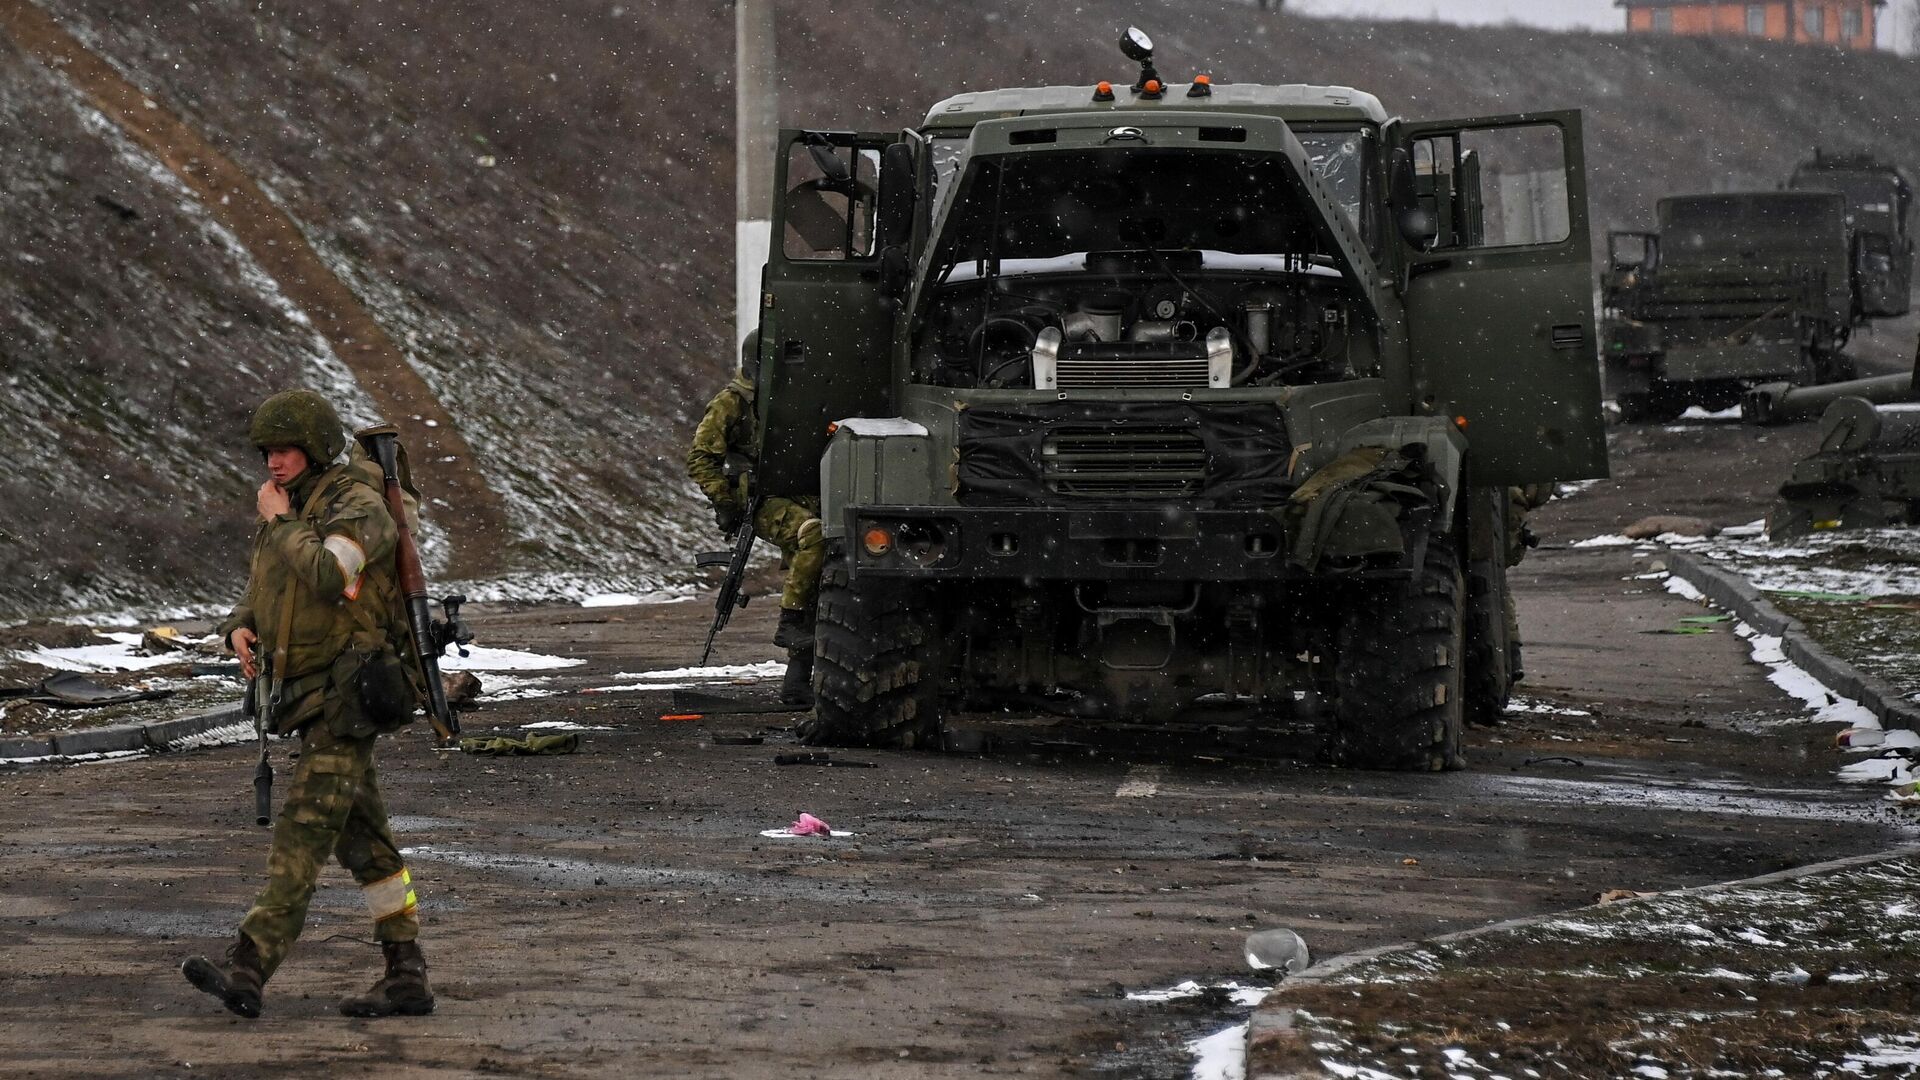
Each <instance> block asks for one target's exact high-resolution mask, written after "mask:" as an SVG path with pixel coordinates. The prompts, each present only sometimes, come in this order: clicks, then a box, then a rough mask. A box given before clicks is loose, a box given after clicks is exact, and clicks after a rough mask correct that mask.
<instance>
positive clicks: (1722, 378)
mask: <svg viewBox="0 0 1920 1080" xmlns="http://www.w3.org/2000/svg"><path fill="white" fill-rule="evenodd" d="M1658 216H1659V229H1658V231H1657V232H1628V231H1621V232H1615V233H1612V234H1610V235H1609V237H1608V267H1607V271H1606V273H1605V275H1604V277H1603V278H1602V280H1601V303H1602V307H1603V309H1604V320H1603V324H1602V325H1603V337H1604V350H1605V351H1604V356H1605V361H1606V375H1607V390H1608V392H1609V394H1610V395H1611V396H1612V397H1613V399H1614V401H1615V403H1616V404H1617V405H1618V406H1619V409H1620V413H1621V416H1622V417H1623V418H1624V419H1627V420H1630V421H1632V420H1666V419H1672V418H1673V417H1676V416H1678V415H1680V413H1681V412H1682V411H1683V410H1685V409H1686V408H1687V407H1688V406H1689V405H1700V406H1703V407H1705V408H1708V409H1716V410H1717V409H1724V408H1727V407H1729V406H1732V405H1734V404H1736V403H1737V402H1739V400H1740V398H1741V395H1742V394H1744V393H1745V392H1746V391H1747V390H1748V389H1749V388H1751V387H1753V386H1755V385H1757V384H1760V383H1767V382H1774V381H1789V382H1794V383H1800V384H1804V385H1812V384H1817V383H1826V382H1833V381H1836V380H1839V379H1850V378H1852V377H1853V369H1852V366H1851V364H1850V363H1849V362H1848V360H1847V358H1846V356H1845V355H1844V354H1843V353H1842V352H1841V349H1842V347H1843V346H1845V345H1846V343H1847V339H1848V336H1849V335H1850V334H1851V333H1852V329H1853V325H1854V315H1853V297H1852V291H1851V279H1850V276H1849V269H1848V256H1847V234H1846V209H1845V205H1844V202H1843V200H1842V199H1841V197H1840V196H1839V195H1837V194H1834V193H1831V192H1825V191H1770V192H1748V193H1731V194H1718V195H1681V196H1673V197H1671V198H1666V199H1662V200H1660V203H1659V210H1658Z"/></svg>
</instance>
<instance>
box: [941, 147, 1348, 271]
mask: <svg viewBox="0 0 1920 1080" xmlns="http://www.w3.org/2000/svg"><path fill="white" fill-rule="evenodd" d="M953 197H954V198H955V199H956V200H958V201H957V202H956V204H955V205H954V206H953V207H951V208H949V212H948V214H947V215H946V216H945V218H944V224H943V228H942V229H941V235H940V237H939V238H938V240H937V246H936V248H935V251H934V255H933V259H932V264H931V265H932V267H933V270H934V274H933V279H934V280H935V281H939V280H943V279H944V277H945V276H946V274H948V273H949V272H950V271H951V270H952V268H953V267H955V266H958V265H961V264H963V263H976V264H981V270H982V276H989V275H990V273H991V270H990V268H989V267H988V266H987V265H986V264H989V263H993V262H997V261H999V260H1002V259H1049V258H1054V257H1057V256H1062V255H1070V254H1073V253H1075V252H1086V251H1108V250H1145V249H1157V250H1162V251H1202V250H1205V251H1219V252H1225V253H1229V254H1234V255H1265V256H1276V257H1286V256H1295V257H1309V258H1311V257H1313V256H1321V257H1323V258H1331V257H1332V253H1334V252H1336V251H1337V250H1338V245H1337V243H1336V242H1335V241H1334V240H1333V238H1332V237H1331V236H1328V235H1326V233H1325V230H1324V228H1323V227H1322V225H1321V223H1320V221H1319V218H1318V215H1317V214H1316V213H1315V212H1314V211H1313V210H1312V209H1311V207H1310V205H1308V204H1307V200H1306V199H1305V196H1304V192H1303V191H1302V190H1301V187H1300V182H1299V180H1298V179H1297V178H1296V177H1294V176H1293V174H1292V171H1291V169H1290V168H1289V162H1288V160H1287V158H1286V156H1285V155H1283V154H1278V153H1273V152H1270V151H1269V152H1262V151H1243V150H1225V149H1220V150H1210V149H1197V148H1194V147H1190V146H1174V147H1156V146H1125V147H1121V146H1108V147H1101V148H1097V149H1074V150H1062V151H1054V152H1050V153H1046V154H1006V155H994V156H990V157H982V158H976V159H974V160H972V161H970V162H968V164H967V166H966V170H965V173H964V174H963V176H962V178H961V180H960V182H959V184H958V185H957V187H956V188H955V194H954V196H953Z"/></svg>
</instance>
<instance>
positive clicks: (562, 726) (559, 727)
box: [520, 720, 615, 731]
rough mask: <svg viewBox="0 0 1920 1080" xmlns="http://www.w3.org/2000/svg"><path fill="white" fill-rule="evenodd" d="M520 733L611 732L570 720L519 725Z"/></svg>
mask: <svg viewBox="0 0 1920 1080" xmlns="http://www.w3.org/2000/svg"><path fill="white" fill-rule="evenodd" d="M520 729H521V730H522V731H613V730H615V729H613V728H610V727H590V726H588V725H586V724H576V723H574V722H573V721H571V720H535V721H534V722H533V723H531V724H521V725H520Z"/></svg>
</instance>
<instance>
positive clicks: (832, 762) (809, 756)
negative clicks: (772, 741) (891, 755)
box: [773, 751, 880, 769]
mask: <svg viewBox="0 0 1920 1080" xmlns="http://www.w3.org/2000/svg"><path fill="white" fill-rule="evenodd" d="M773 763H774V764H775V765H825V766H829V767H832V768H840V769H877V768H879V767H880V766H879V764H878V763H876V762H872V761H848V760H846V759H844V758H836V757H834V756H833V755H832V754H822V753H820V752H818V751H813V752H804V753H798V754H775V755H773Z"/></svg>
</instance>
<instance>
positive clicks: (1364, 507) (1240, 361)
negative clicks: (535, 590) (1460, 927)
mask: <svg viewBox="0 0 1920 1080" xmlns="http://www.w3.org/2000/svg"><path fill="white" fill-rule="evenodd" d="M1122 49H1123V51H1124V52H1126V53H1127V55H1128V57H1129V59H1131V60H1133V61H1136V62H1138V63H1139V64H1140V70H1139V72H1138V77H1137V78H1135V79H1133V80H1132V83H1131V85H1129V84H1128V81H1127V80H1125V79H1122V80H1116V81H1115V82H1113V83H1100V84H1098V85H1094V86H1051V87H1039V88H1030V89H1008V90H996V91H991V92H984V93H976V94H966V95H962V96H959V97H954V98H950V99H948V100H946V101H942V102H940V103H939V104H937V105H935V106H934V107H933V108H932V109H931V110H930V111H929V112H928V114H927V116H926V119H925V122H924V123H923V124H922V125H921V126H919V127H917V128H914V129H912V130H908V131H904V132H900V133H892V134H861V133H851V132H829V131H800V130H793V131H786V132H783V133H782V135H781V144H780V147H781V150H780V154H779V158H778V160H777V162H776V179H777V181H778V185H779V186H778V187H777V188H776V190H778V191H781V192H784V193H785V195H784V197H783V198H782V199H781V200H779V202H780V205H778V206H777V207H776V208H775V213H776V220H775V229H776V233H775V240H774V244H773V251H772V253H771V256H770V258H769V261H768V263H767V266H766V270H765V276H764V288H763V296H762V306H761V329H760V339H759V348H760V356H761V357H762V365H761V371H760V390H761V392H760V395H759V400H760V403H761V405H760V408H761V421H762V424H763V431H764V441H763V443H762V447H763V448H762V453H761V460H760V464H759V471H758V476H759V482H760V484H761V490H762V492H763V493H766V494H787V493H791V494H814V493H815V492H818V494H819V495H820V497H821V501H822V508H823V509H822V520H823V521H824V523H825V530H826V534H827V537H828V541H829V555H828V560H827V567H826V571H825V577H824V580H823V587H822V590H821V594H820V601H819V614H818V621H817V631H816V639H815V643H816V660H815V688H816V691H817V696H818V703H817V705H816V708H815V711H814V713H813V714H812V715H811V716H810V717H808V718H807V719H806V720H805V722H804V723H803V725H802V729H801V730H802V734H803V736H804V737H805V738H806V739H807V740H808V741H810V742H814V743H828V744H868V745H889V746H900V747H915V746H921V747H938V746H939V745H940V738H941V718H942V715H943V713H946V712H948V711H949V710H952V709H956V708H978V707H1012V708H1019V709H1026V710H1034V711H1056V712H1059V713H1062V714H1067V715H1074V716H1079V717H1085V718H1093V719H1100V718H1106V719H1110V720H1112V721H1138V722H1146V723H1154V724H1165V725H1169V726H1177V725H1179V724H1181V723H1184V722H1194V721H1205V720H1206V719H1208V718H1210V717H1222V716H1228V715H1231V716H1234V717H1236V718H1240V719H1249V718H1250V719H1251V720H1252V721H1253V722H1255V723H1257V722H1259V721H1260V720H1262V719H1265V718H1272V719H1273V720H1274V721H1275V722H1276V723H1275V727H1276V728H1279V727H1281V726H1283V725H1281V724H1280V723H1279V722H1278V721H1280V720H1283V719H1285V720H1296V721H1297V720H1299V719H1302V718H1307V719H1311V720H1312V721H1315V722H1318V723H1321V724H1323V725H1325V729H1326V730H1327V733H1328V736H1329V738H1328V741H1327V745H1328V746H1329V747H1330V748H1331V749H1332V751H1333V753H1334V754H1335V756H1337V758H1338V759H1339V760H1341V761H1344V762H1346V763H1348V764H1352V765H1355V766H1361V767H1371V768H1385V769H1421V770H1424V769H1441V768H1457V767H1459V766H1460V765H1461V764H1462V763H1463V758H1462V755H1461V749H1460V733H1461V727H1462V723H1463V720H1465V719H1468V718H1469V716H1470V715H1471V714H1475V713H1478V714H1480V715H1482V716H1483V717H1485V718H1488V719H1491V718H1495V717H1497V716H1498V714H1499V713H1500V712H1501V710H1502V709H1503V708H1504V706H1505V702H1506V699H1507V695H1508V692H1509V689H1510V686H1511V683H1512V680H1513V678H1514V676H1515V674H1516V660H1517V648H1516V645H1517V643H1516V642H1515V641H1514V640H1513V637H1512V635H1511V634H1510V620H1509V619H1508V618H1507V617H1506V616H1507V610H1508V598H1507V595H1506V567H1507V565H1508V559H1509V557H1510V553H1511V552H1512V551H1514V550H1515V548H1514V545H1513V544H1512V543H1511V541H1512V540H1513V539H1515V537H1513V536H1512V535H1510V532H1509V526H1510V516H1511V514H1510V511H1509V505H1510V502H1509V493H1510V491H1512V490H1513V489H1514V488H1515V487H1517V486H1519V485H1525V484H1533V483H1540V482H1549V481H1555V480H1568V479H1575V478H1581V477H1594V476H1600V475H1603V474H1604V471H1605V452H1604V438H1603V419H1602V416H1601V411H1600V394H1599V378H1598V365H1597V361H1596V356H1595V347H1594V335H1593V328H1592V316H1591V307H1590V299H1589V296H1590V294H1589V290H1588V282H1589V280H1590V278H1589V274H1590V272H1591V266H1590V256H1589V254H1588V231H1587V230H1588V225H1587V200H1586V197H1585V191H1584V187H1583V181H1582V171H1581V170H1582V154H1581V139H1580V120H1579V115H1578V114H1577V113H1571V112H1566V113H1534V114H1528V115H1518V116H1506V117H1497V118H1487V119H1480V120H1471V121H1455V122H1440V123H1413V122H1409V121H1406V120H1402V119H1398V118H1394V117H1391V116H1389V115H1388V114H1387V113H1386V112H1385V111H1384V110H1383V109H1382V108H1381V106H1380V103H1379V102H1378V101H1377V100H1376V99H1375V98H1374V97H1372V96H1371V95H1369V94H1366V93H1362V92H1360V91H1357V90H1352V89H1348V88H1345V87H1337V86H1301V85H1284V86H1262V85H1246V84H1228V83H1218V82H1213V81H1211V80H1209V79H1207V78H1205V77H1204V76H1195V77H1193V78H1192V79H1191V80H1190V81H1187V82H1181V83H1169V82H1164V81H1162V79H1161V78H1160V76H1159V75H1158V73H1157V72H1156V71H1155V70H1154V68H1153V59H1152V54H1151V45H1150V43H1148V42H1147V41H1146V38H1145V35H1142V34H1140V33H1139V32H1138V31H1129V33H1128V36H1127V37H1126V38H1124V39H1123V42H1122ZM1287 726H1289V727H1293V728H1297V726H1298V725H1297V724H1293V725H1287Z"/></svg>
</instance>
